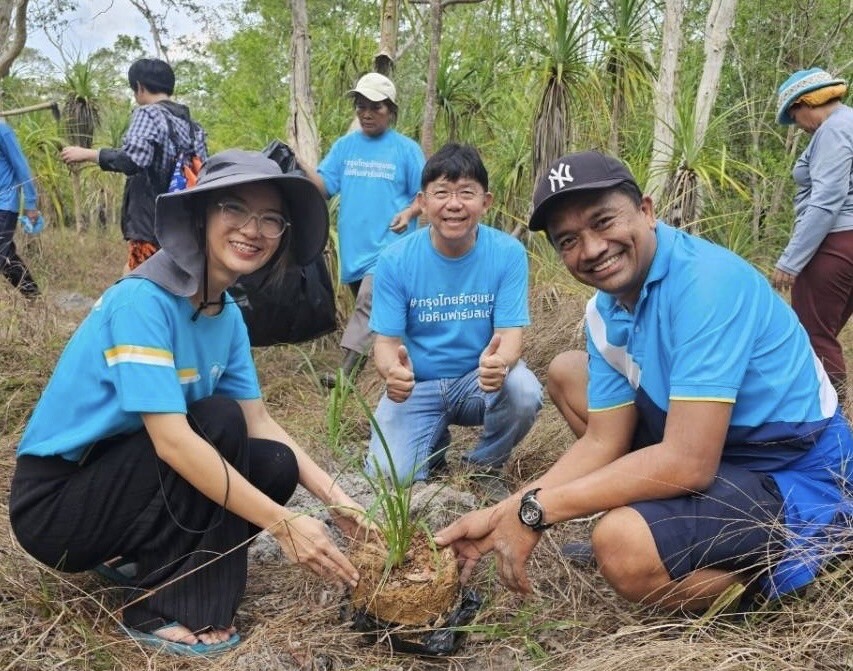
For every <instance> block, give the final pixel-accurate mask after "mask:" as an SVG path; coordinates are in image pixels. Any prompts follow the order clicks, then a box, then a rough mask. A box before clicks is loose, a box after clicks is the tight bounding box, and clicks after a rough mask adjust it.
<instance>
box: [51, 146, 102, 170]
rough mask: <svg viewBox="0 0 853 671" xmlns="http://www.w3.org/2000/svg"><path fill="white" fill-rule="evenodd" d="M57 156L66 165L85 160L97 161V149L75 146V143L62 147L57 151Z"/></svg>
mask: <svg viewBox="0 0 853 671" xmlns="http://www.w3.org/2000/svg"><path fill="white" fill-rule="evenodd" d="M59 156H60V158H61V159H62V160H63V161H65V162H66V163H67V164H68V165H71V164H72V163H83V162H85V161H88V162H90V163H97V162H98V150H97V149H86V148H85V147H77V146H75V145H71V146H68V147H64V148H63V149H62V151H60V152H59Z"/></svg>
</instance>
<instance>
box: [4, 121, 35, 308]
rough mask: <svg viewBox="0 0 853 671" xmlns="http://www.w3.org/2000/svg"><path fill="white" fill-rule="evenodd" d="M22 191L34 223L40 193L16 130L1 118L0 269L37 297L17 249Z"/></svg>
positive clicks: (22, 288)
mask: <svg viewBox="0 0 853 671" xmlns="http://www.w3.org/2000/svg"><path fill="white" fill-rule="evenodd" d="M21 191H23V193H24V216H26V217H27V218H28V219H29V220H30V221H31V222H32V223H33V224H35V223H36V221H38V218H39V211H38V208H37V207H36V199H37V197H38V196H37V194H36V188H35V186H34V185H33V178H32V174H31V173H30V166H29V165H27V159H26V158H24V154H23V152H22V151H21V145H20V144H18V138H17V137H15V131H13V130H12V128H11V127H10V126H9V125H8V124H7V123H6V122H5V121H0V266H2V267H0V270H2V271H3V276H4V277H5V278H6V279H7V280H9V282H10V283H11V284H12V286H14V287H15V288H17V289H18V291H20V292H21V293H22V294H23V295H24V296H26V297H27V298H35V297H36V296H38V295H39V288H38V285H37V284H36V281H35V279H33V276H32V273H31V272H30V269H29V268H28V267H27V264H26V263H24V260H23V259H22V258H21V257H20V256H18V252H17V250H16V249H15V241H14V236H15V228H16V227H17V225H18V208H19V207H20V197H21V196H20V194H21Z"/></svg>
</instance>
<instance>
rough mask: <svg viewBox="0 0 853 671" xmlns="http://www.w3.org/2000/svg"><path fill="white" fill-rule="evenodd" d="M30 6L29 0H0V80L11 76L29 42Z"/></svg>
mask: <svg viewBox="0 0 853 671" xmlns="http://www.w3.org/2000/svg"><path fill="white" fill-rule="evenodd" d="M28 4H29V0H0V44H2V45H3V46H2V48H0V79H2V78H3V77H5V76H7V75H8V74H9V71H10V70H11V69H12V63H14V62H15V59H16V58H17V57H18V56H19V55H20V53H21V51H22V50H23V48H24V45H25V44H26V42H27V5H28Z"/></svg>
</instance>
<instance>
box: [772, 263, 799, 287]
mask: <svg viewBox="0 0 853 671" xmlns="http://www.w3.org/2000/svg"><path fill="white" fill-rule="evenodd" d="M796 279H797V276H796V275H791V274H790V273H786V272H785V271H784V270H779V269H778V268H776V269H775V270H774V271H773V275H772V276H771V277H770V284H772V285H773V288H774V289H776V291H789V290H790V289H791V287H792V286H794V280H796Z"/></svg>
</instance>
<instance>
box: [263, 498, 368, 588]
mask: <svg viewBox="0 0 853 671" xmlns="http://www.w3.org/2000/svg"><path fill="white" fill-rule="evenodd" d="M270 532H271V533H272V534H273V536H275V538H276V540H277V541H278V542H279V545H281V549H282V550H283V551H284V554H285V555H286V556H287V558H288V559H290V560H291V561H293V562H297V563H299V564H302V565H304V566H306V567H307V568H309V569H311V570H312V571H314V573H316V574H317V575H319V576H320V577H322V578H331V579H332V580H334V581H335V582H337V583H339V584H341V585H349V586H350V587H355V586H356V585H357V584H358V577H359V576H358V571H357V570H356V569H355V567H354V566H353V565H352V564H351V563H350V561H349V559H347V558H346V557H345V556H344V554H343V553H342V552H341V551H340V550H339V549H338V548H337V546H336V545H335V544H334V543H333V542H332V539H331V538H330V537H329V534H328V532H327V531H326V525H325V524H323V523H322V522H321V521H319V520H316V519H314V518H313V517H309V516H307V515H296V516H293V517H290V518H289V519H287V520H282V521H281V522H280V523H279V524H278V525H277V526H276V527H275V528H273V529H271V530H270Z"/></svg>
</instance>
